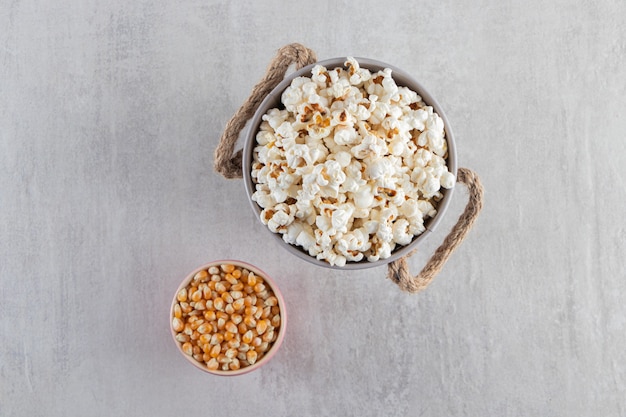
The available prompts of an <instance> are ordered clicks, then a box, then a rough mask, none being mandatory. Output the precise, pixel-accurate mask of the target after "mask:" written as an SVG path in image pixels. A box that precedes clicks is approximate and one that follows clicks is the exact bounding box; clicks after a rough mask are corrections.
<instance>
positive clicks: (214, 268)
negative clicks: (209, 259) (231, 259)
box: [209, 266, 220, 275]
mask: <svg viewBox="0 0 626 417" xmlns="http://www.w3.org/2000/svg"><path fill="white" fill-rule="evenodd" d="M219 273H220V269H219V268H218V267H217V266H212V267H210V268H209V274H211V275H217V274H219Z"/></svg>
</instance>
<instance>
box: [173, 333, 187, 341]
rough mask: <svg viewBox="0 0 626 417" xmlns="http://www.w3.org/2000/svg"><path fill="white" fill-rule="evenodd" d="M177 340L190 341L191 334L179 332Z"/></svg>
mask: <svg viewBox="0 0 626 417" xmlns="http://www.w3.org/2000/svg"><path fill="white" fill-rule="evenodd" d="M175 337H176V340H177V341H178V342H180V343H185V342H189V336H187V335H186V334H184V333H178V334H177V335H176V336H175Z"/></svg>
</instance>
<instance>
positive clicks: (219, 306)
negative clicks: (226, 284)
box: [213, 297, 226, 311]
mask: <svg viewBox="0 0 626 417" xmlns="http://www.w3.org/2000/svg"><path fill="white" fill-rule="evenodd" d="M225 306H226V303H225V302H224V300H223V299H222V298H221V297H217V298H216V299H215V300H213V307H214V308H215V309H216V310H218V311H224V307H225Z"/></svg>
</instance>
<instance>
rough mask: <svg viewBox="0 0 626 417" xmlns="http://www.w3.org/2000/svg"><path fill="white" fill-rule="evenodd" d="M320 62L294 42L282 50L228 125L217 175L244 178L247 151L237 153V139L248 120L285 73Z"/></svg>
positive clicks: (219, 149)
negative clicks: (242, 166)
mask: <svg viewBox="0 0 626 417" xmlns="http://www.w3.org/2000/svg"><path fill="white" fill-rule="evenodd" d="M316 61H317V56H316V55H315V52H313V51H312V50H310V49H309V48H307V47H305V46H303V45H300V44H299V43H292V44H290V45H286V46H283V47H282V48H280V49H279V50H278V53H277V54H276V56H275V57H274V59H273V60H272V61H271V62H270V64H269V66H268V67H267V70H266V71H265V75H264V76H263V79H262V80H261V81H259V83H258V84H257V85H255V86H254V88H253V89H252V93H251V94H250V97H248V99H247V100H246V101H245V102H244V103H243V105H242V106H241V107H240V108H239V110H237V112H236V113H235V115H234V116H233V117H232V118H231V119H230V120H229V121H228V123H227V124H226V127H225V128H224V133H223V134H222V137H221V138H220V143H219V144H218V145H217V148H216V149H215V162H214V163H215V170H216V171H217V172H219V173H220V174H222V175H223V176H224V177H226V178H242V175H243V174H242V171H241V164H242V155H243V150H242V149H240V150H238V151H237V152H235V144H236V143H237V139H239V134H240V133H241V131H242V130H243V128H244V127H245V126H246V123H247V122H248V120H249V119H251V118H252V116H254V112H255V111H256V109H257V108H258V107H259V105H260V104H261V102H262V101H263V99H264V98H265V97H266V96H267V95H268V94H269V93H271V92H272V90H273V89H274V87H276V86H277V85H278V84H280V82H281V81H282V80H283V78H285V74H286V73H287V70H288V69H289V66H290V65H291V64H295V66H296V69H297V70H298V69H300V68H302V67H306V66H307V65H309V64H313V63H315V62H316Z"/></svg>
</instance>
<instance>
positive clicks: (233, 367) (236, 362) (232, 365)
mask: <svg viewBox="0 0 626 417" xmlns="http://www.w3.org/2000/svg"><path fill="white" fill-rule="evenodd" d="M228 368H229V369H230V370H231V371H236V370H237V369H240V368H241V363H240V362H239V359H237V358H233V361H232V362H231V363H229V364H228Z"/></svg>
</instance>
